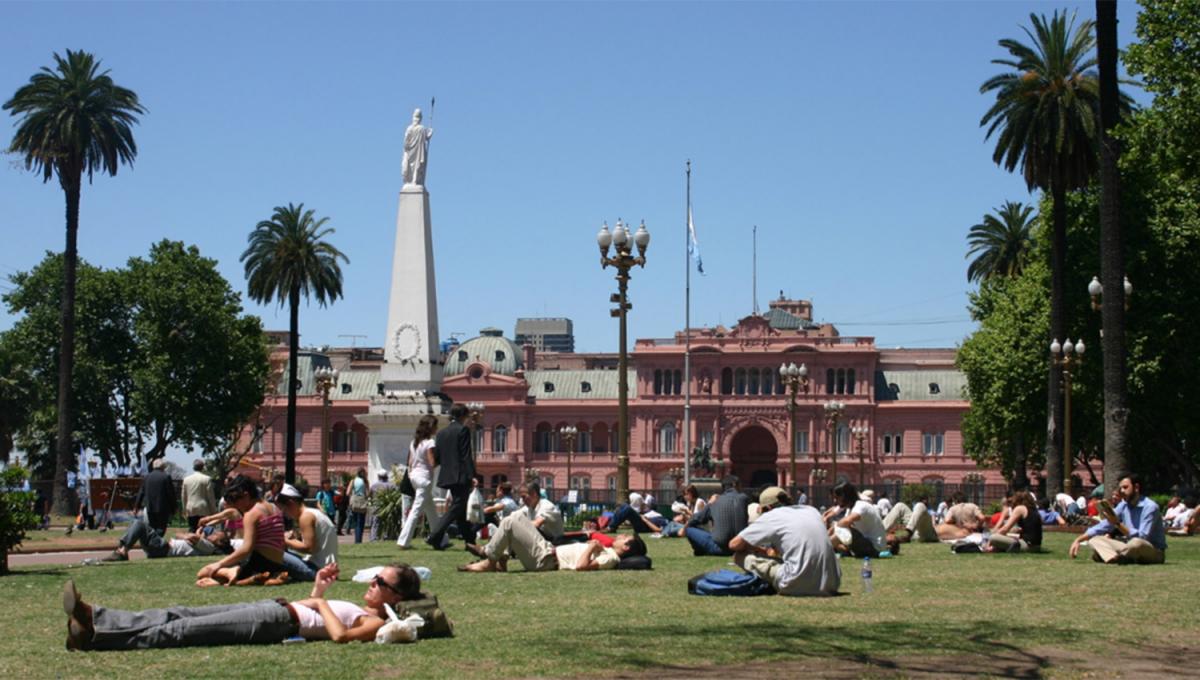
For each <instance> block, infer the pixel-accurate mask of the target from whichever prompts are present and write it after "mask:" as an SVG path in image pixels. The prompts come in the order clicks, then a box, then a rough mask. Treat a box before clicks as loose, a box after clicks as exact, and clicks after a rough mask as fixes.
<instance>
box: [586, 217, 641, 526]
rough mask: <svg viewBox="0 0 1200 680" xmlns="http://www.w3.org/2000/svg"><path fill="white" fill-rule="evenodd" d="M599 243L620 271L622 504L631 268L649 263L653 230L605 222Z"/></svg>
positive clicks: (603, 260) (605, 260) (606, 260)
mask: <svg viewBox="0 0 1200 680" xmlns="http://www.w3.org/2000/svg"><path fill="white" fill-rule="evenodd" d="M596 243H597V244H598V245H599V246H600V267H601V268H602V269H604V268H608V267H613V268H615V269H616V270H617V276H616V279H617V292H616V293H615V294H614V295H612V297H610V298H609V301H610V302H614V303H616V305H617V308H616V309H614V310H611V314H612V316H615V317H617V318H618V319H620V333H619V341H618V342H619V354H618V361H617V373H618V375H617V429H618V430H620V432H619V433H618V434H617V437H618V441H619V442H620V444H619V448H618V454H617V502H619V503H620V502H628V501H629V377H628V366H629V356H628V353H627V351H626V347H625V345H626V331H625V316H626V314H627V313H628V312H629V310H630V309H632V308H633V305H631V304H630V303H629V296H628V292H629V270H630V269H632V268H633V267H634V265H637V266H639V267H645V266H646V247H647V246H649V245H650V232H649V231H647V230H646V223H645V222H642V224H641V226H640V227H638V230H637V233H635V234H630V233H629V227H627V226H626V225H625V224H624V223H623V222H621V220H619V219H618V220H617V226H616V227H615V228H614V229H613V230H612V231H611V232H610V231H609V230H608V223H607V222H605V223H604V226H603V227H601V228H600V233H599V234H596ZM610 246H612V247H614V248H615V249H616V253H615V254H614V255H613V256H612V257H609V255H608V251H609V247H610ZM634 246H637V253H638V254H637V256H636V257H635V256H634V254H633V248H634Z"/></svg>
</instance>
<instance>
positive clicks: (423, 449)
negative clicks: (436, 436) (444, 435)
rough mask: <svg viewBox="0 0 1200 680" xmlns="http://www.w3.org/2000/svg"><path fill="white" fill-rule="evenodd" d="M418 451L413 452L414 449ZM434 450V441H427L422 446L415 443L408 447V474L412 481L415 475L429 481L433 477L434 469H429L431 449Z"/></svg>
mask: <svg viewBox="0 0 1200 680" xmlns="http://www.w3.org/2000/svg"><path fill="white" fill-rule="evenodd" d="M414 446H415V447H416V450H415V451H414V450H413V447H414ZM432 448H433V439H432V438H430V439H426V440H425V441H423V442H421V443H420V444H417V443H415V442H414V443H413V444H409V446H408V453H409V456H408V474H409V478H410V479H411V478H412V477H413V476H414V475H419V476H421V477H422V478H424V479H429V478H430V477H431V476H432V475H433V468H431V467H429V449H432Z"/></svg>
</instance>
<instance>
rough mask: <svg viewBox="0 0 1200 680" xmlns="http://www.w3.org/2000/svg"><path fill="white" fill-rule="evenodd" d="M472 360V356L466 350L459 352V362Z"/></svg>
mask: <svg viewBox="0 0 1200 680" xmlns="http://www.w3.org/2000/svg"><path fill="white" fill-rule="evenodd" d="M470 358H471V355H469V354H467V351H466V350H465V349H460V350H458V360H459V361H466V360H467V359H470Z"/></svg>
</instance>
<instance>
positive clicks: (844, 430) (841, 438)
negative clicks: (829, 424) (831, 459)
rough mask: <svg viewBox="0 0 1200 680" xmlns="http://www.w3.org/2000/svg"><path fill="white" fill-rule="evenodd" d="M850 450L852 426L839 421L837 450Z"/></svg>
mask: <svg viewBox="0 0 1200 680" xmlns="http://www.w3.org/2000/svg"><path fill="white" fill-rule="evenodd" d="M849 450H850V426H849V425H847V424H846V423H838V428H837V452H838V453H846V452H847V451H849Z"/></svg>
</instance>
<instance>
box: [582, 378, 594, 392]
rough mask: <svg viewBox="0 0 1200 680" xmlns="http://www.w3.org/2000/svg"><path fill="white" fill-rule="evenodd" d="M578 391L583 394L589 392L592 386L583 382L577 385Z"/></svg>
mask: <svg viewBox="0 0 1200 680" xmlns="http://www.w3.org/2000/svg"><path fill="white" fill-rule="evenodd" d="M579 391H580V392H584V393H587V392H591V391H592V384H591V383H590V382H588V381H586V380H584V381H583V382H581V383H579Z"/></svg>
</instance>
